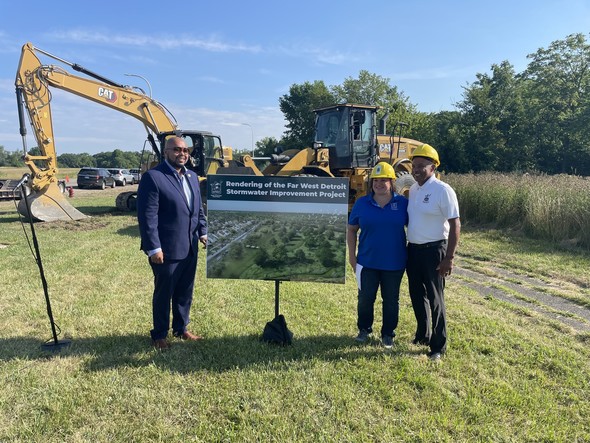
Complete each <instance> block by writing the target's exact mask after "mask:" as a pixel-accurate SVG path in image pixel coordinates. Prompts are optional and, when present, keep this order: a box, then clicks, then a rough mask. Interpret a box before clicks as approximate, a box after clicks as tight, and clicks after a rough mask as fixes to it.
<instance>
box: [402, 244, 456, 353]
mask: <svg viewBox="0 0 590 443" xmlns="http://www.w3.org/2000/svg"><path fill="white" fill-rule="evenodd" d="M446 252H447V243H446V241H441V242H435V243H433V244H429V245H415V244H412V243H409V244H408V264H407V268H406V272H407V274H408V286H409V290H410V299H411V300H412V308H413V309H414V315H415V316H416V323H417V326H416V339H418V340H425V341H429V342H430V350H431V351H432V352H441V353H444V352H445V351H446V349H447V315H446V309H445V297H444V291H445V279H444V277H441V276H440V275H439V274H438V271H437V270H436V267H437V266H438V265H439V263H440V262H441V261H442V259H443V258H444V256H445V254H446Z"/></svg>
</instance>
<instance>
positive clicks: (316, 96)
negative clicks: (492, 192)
mask: <svg viewBox="0 0 590 443" xmlns="http://www.w3.org/2000/svg"><path fill="white" fill-rule="evenodd" d="M527 58H528V59H529V63H528V65H527V67H526V69H525V70H524V71H523V72H519V73H518V72H516V71H515V69H514V67H513V65H512V64H510V62H508V61H502V62H501V63H498V64H493V65H492V66H491V72H489V73H477V74H476V75H475V78H476V79H475V81H474V82H472V83H471V84H469V85H467V86H465V87H464V88H463V89H464V91H463V96H462V100H461V101H459V102H458V103H455V110H453V111H442V112H437V113H423V112H419V111H417V109H416V106H415V105H414V104H412V103H411V102H410V100H409V98H408V97H406V96H405V95H404V94H403V92H401V91H398V89H397V88H396V87H395V86H392V85H391V84H390V80H389V79H387V78H384V77H381V76H379V75H376V74H371V73H369V72H367V71H361V72H360V73H359V76H358V78H356V79H355V78H347V79H345V80H344V82H343V83H342V84H341V85H335V86H327V85H326V84H325V83H324V82H323V81H321V80H316V81H313V82H305V83H303V84H294V85H292V86H291V87H290V89H289V93H288V94H285V95H283V96H282V97H280V99H279V104H280V109H281V111H282V112H283V114H284V115H285V119H286V120H287V125H286V126H287V130H286V132H285V133H284V135H283V137H282V138H281V140H278V141H277V140H275V139H272V138H269V139H264V140H261V141H260V142H258V143H257V147H258V148H259V150H260V151H261V152H264V153H269V151H271V149H274V148H275V147H276V146H281V147H284V148H294V147H305V146H311V145H312V143H313V137H314V113H313V109H317V108H321V107H325V106H330V105H333V104H336V103H345V102H348V103H359V104H370V105H378V106H381V107H382V109H381V111H380V113H379V117H381V116H382V115H383V114H384V113H385V112H389V122H394V123H395V122H398V121H403V122H405V123H407V124H408V126H406V129H405V133H404V134H403V136H405V137H410V138H414V139H417V140H421V141H424V142H426V143H428V144H430V145H432V146H434V147H435V148H437V150H438V151H439V154H440V156H441V163H442V167H443V169H444V170H446V171H448V172H457V173H466V172H480V171H496V172H543V173H549V174H557V173H567V174H576V175H586V176H587V175H590V141H589V140H590V45H589V44H588V43H587V40H586V36H585V35H583V34H572V35H570V36H568V37H566V38H565V39H564V40H558V41H555V42H553V43H551V44H550V45H549V47H548V48H541V49H539V50H537V51H536V52H535V53H533V54H529V55H528V56H527ZM390 127H392V128H393V127H395V125H394V124H390ZM388 133H390V132H388ZM395 135H399V134H395Z"/></svg>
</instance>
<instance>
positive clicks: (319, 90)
mask: <svg viewBox="0 0 590 443" xmlns="http://www.w3.org/2000/svg"><path fill="white" fill-rule="evenodd" d="M335 100H336V99H335V97H334V95H333V94H332V93H331V92H330V90H329V89H328V87H327V86H326V85H325V84H324V82H323V81H321V80H316V81H314V82H313V83H310V82H305V83H303V84H302V85H297V84H293V85H292V86H291V87H290V88H289V94H285V95H283V96H282V97H280V98H279V107H280V109H281V111H282V112H283V114H284V115H285V119H286V120H287V125H286V126H287V130H286V131H285V134H284V136H283V138H282V139H281V146H282V147H283V148H285V149H290V148H298V149H302V148H305V147H308V146H311V145H312V144H313V141H314V140H313V139H314V135H315V134H314V132H315V128H314V123H315V116H314V113H313V110H314V109H317V108H321V107H324V106H330V105H332V104H334V103H335Z"/></svg>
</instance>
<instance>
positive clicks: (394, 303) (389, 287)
mask: <svg viewBox="0 0 590 443" xmlns="http://www.w3.org/2000/svg"><path fill="white" fill-rule="evenodd" d="M403 275H404V271H403V269H402V270H401V271H380V270H378V269H369V268H363V270H362V271H361V289H360V290H359V291H358V321H357V326H358V328H359V330H362V329H364V330H366V331H368V332H372V331H373V315H374V314H373V308H374V305H375V299H376V298H377V289H378V288H379V287H381V298H382V299H383V325H382V326H381V336H382V337H383V336H386V335H387V336H389V337H395V328H397V323H398V319H399V287H400V284H401V281H402V277H403Z"/></svg>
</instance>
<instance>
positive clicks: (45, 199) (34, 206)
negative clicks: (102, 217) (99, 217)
mask: <svg viewBox="0 0 590 443" xmlns="http://www.w3.org/2000/svg"><path fill="white" fill-rule="evenodd" d="M27 202H28V204H27ZM27 206H29V207H30V209H31V216H32V219H33V221H44V222H51V221H58V220H66V221H68V220H81V219H83V218H86V217H87V216H86V215H84V214H82V213H81V212H80V211H78V210H77V209H76V208H74V207H73V206H72V205H71V204H70V203H69V202H68V201H67V199H66V197H65V195H64V194H63V193H62V192H61V190H60V189H59V187H58V186H57V184H56V183H50V184H49V186H47V187H46V188H44V189H42V190H41V191H32V192H31V193H30V194H29V195H27V196H26V201H25V199H24V198H23V199H21V200H20V202H19V203H18V212H19V213H21V214H22V215H23V216H25V217H26V218H27V219H28V218H29V210H28V208H27Z"/></svg>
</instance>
